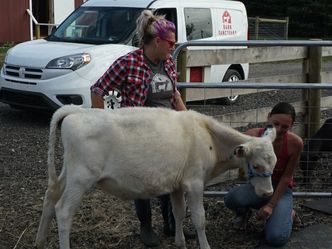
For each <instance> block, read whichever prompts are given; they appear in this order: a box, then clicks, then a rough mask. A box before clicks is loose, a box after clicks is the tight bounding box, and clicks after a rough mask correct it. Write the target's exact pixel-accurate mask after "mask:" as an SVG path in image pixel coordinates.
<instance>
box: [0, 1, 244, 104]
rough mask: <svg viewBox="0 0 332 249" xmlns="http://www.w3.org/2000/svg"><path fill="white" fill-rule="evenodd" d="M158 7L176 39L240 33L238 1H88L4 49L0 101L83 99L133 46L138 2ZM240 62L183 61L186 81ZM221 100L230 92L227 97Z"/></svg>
mask: <svg viewBox="0 0 332 249" xmlns="http://www.w3.org/2000/svg"><path fill="white" fill-rule="evenodd" d="M146 8H148V9H153V10H154V11H156V12H157V13H160V14H166V18H167V19H169V20H171V21H173V22H174V23H175V24H176V26H177V42H178V43H183V42H186V41H189V40H247V34H248V22H247V14H246V9H245V7H244V5H243V4H242V3H241V2H237V1H221V0H154V1H153V0H121V1H119V0H89V1H87V2H86V3H84V4H83V5H82V6H81V7H80V8H78V9H77V10H75V11H74V12H73V13H72V14H71V15H70V16H68V17H67V18H66V19H65V20H64V22H63V23H61V24H60V25H59V26H58V27H57V29H56V30H55V31H54V32H53V33H52V34H51V35H50V36H48V37H47V38H45V39H39V40H34V41H29V42H24V43H21V44H18V45H16V46H15V47H13V48H11V49H10V50H9V51H8V53H7V55H6V58H5V62H4V65H3V68H2V70H1V75H0V101H1V102H4V103H7V104H9V105H11V106H13V107H28V108H37V109H44V110H55V109H57V108H59V107H60V106H62V105H64V104H75V105H80V106H83V107H86V108H89V107H90V106H91V101H90V89H89V88H90V86H91V85H92V84H94V83H95V82H96V81H97V79H98V78H99V77H100V76H101V75H102V74H103V73H104V72H105V71H106V70H107V68H108V67H109V66H110V64H111V63H112V62H113V61H114V60H115V59H116V58H118V57H119V56H122V55H124V54H126V53H128V52H129V51H132V50H134V49H136V47H135V39H133V38H134V37H135V36H134V35H135V28H136V26H135V25H136V19H137V17H138V16H139V15H140V13H141V11H142V10H143V9H146ZM248 70H249V66H248V64H236V65H213V66H211V67H199V68H188V70H187V75H188V81H191V82H202V81H204V82H222V81H235V80H239V79H247V77H248ZM227 100H228V101H229V102H232V101H235V100H236V96H235V98H232V97H230V98H228V99H227Z"/></svg>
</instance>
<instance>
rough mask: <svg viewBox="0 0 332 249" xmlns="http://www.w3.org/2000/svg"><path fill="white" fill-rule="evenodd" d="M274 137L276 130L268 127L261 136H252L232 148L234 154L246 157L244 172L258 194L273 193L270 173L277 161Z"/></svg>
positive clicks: (268, 194)
mask: <svg viewBox="0 0 332 249" xmlns="http://www.w3.org/2000/svg"><path fill="white" fill-rule="evenodd" d="M275 137H276V130H275V129H274V128H270V129H268V130H267V131H266V132H265V134H264V136H263V137H260V138H253V139H251V140H250V141H248V142H246V143H244V144H242V145H240V146H238V147H236V148H235V150H234V154H235V155H236V156H238V157H244V158H245V159H246V161H247V165H246V167H245V172H246V173H247V176H248V178H249V181H250V183H251V184H252V185H253V186H254V188H255V192H256V194H257V195H258V196H270V195H272V194H273V186H272V181H271V175H272V173H273V169H274V166H275V164H276V162H277V157H276V155H275V153H274V150H273V145H272V142H273V141H274V139H275Z"/></svg>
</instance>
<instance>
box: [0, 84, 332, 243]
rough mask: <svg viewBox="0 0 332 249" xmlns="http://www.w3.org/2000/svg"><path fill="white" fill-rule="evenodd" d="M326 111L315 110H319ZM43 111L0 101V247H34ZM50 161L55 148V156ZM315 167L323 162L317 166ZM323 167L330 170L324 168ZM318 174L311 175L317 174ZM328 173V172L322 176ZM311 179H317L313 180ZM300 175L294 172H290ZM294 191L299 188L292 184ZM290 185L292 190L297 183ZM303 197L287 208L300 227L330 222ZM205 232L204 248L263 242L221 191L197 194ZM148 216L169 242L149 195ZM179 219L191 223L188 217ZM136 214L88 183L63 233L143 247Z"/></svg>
mask: <svg viewBox="0 0 332 249" xmlns="http://www.w3.org/2000/svg"><path fill="white" fill-rule="evenodd" d="M300 96H301V95H300V93H299V91H294V90H292V91H289V92H287V91H283V93H282V94H280V92H278V91H272V92H270V93H263V94H262V93H261V94H260V95H259V98H258V97H257V96H255V95H251V96H248V97H242V98H241V99H240V100H239V102H238V103H237V104H236V105H233V106H220V105H217V106H216V105H207V106H205V107H201V106H198V105H190V106H189V107H190V108H191V109H195V110H198V111H201V112H205V113H207V114H209V115H220V114H223V113H228V112H236V111H239V110H243V109H246V108H248V109H252V108H256V107H257V106H262V105H263V106H272V105H273V104H275V103H277V102H278V101H281V100H287V99H292V101H296V99H297V98H300ZM327 116H332V115H331V113H330V112H323V113H322V117H327ZM49 121H50V115H45V114H40V113H36V112H31V111H18V110H13V109H10V108H9V107H8V106H7V105H3V104H1V103H0V179H1V180H0V200H1V202H0V203H1V204H0V249H7V248H17V249H18V248H34V247H33V243H34V239H35V235H36V232H37V227H38V222H39V218H40V215H41V210H42V202H43V195H44V192H45V190H46V186H47V167H46V160H47V157H46V156H47V142H48V127H49ZM56 161H57V163H58V164H60V162H61V155H60V154H58V155H57V156H56ZM321 165H324V167H325V168H318V169H317V172H322V173H321V174H322V175H324V174H326V172H330V171H329V170H328V168H329V167H330V166H331V159H330V157H329V156H323V157H322V159H321ZM321 167H323V166H321ZM329 174H330V173H329ZM318 177H319V176H318ZM330 179H331V178H330ZM317 181H319V180H317ZM298 182H301V173H300V172H299V173H298ZM234 184H236V182H227V183H224V184H222V185H220V186H214V187H212V188H210V189H211V190H217V189H222V190H227V189H229V188H230V187H231V186H233V185H234ZM324 184H325V185H323V183H321V184H320V185H319V184H318V185H319V186H322V191H329V192H332V190H331V189H332V186H331V185H332V183H331V180H330V181H329V182H327V183H326V182H325V183H324ZM300 190H301V189H300ZM297 191H298V190H297ZM303 202H304V199H296V200H295V207H296V208H297V210H299V211H300V213H302V214H303V221H304V223H305V226H308V225H312V224H318V223H321V224H329V225H332V217H331V216H329V215H326V214H324V213H321V212H317V211H313V210H310V209H308V208H305V207H303V206H302V205H301V204H302V203H303ZM204 205H205V209H206V220H207V226H206V230H207V231H206V232H207V236H208V240H209V242H210V245H211V247H212V248H235V249H236V248H239V249H244V248H255V247H257V246H258V245H260V244H262V243H264V242H263V240H262V224H261V223H260V222H258V221H257V220H255V219H253V220H251V222H250V225H249V228H248V230H247V231H245V232H242V233H239V232H238V231H235V230H233V229H232V227H231V222H230V220H231V218H232V217H233V215H232V214H231V212H230V211H229V210H227V209H226V208H225V206H224V203H223V199H222V198H205V202H204ZM153 223H154V227H155V228H156V231H157V232H158V233H159V234H160V237H161V240H162V245H161V246H160V247H159V248H175V247H174V244H173V238H172V237H171V238H168V237H165V236H163V235H162V231H161V228H162V219H161V214H160V212H159V208H158V203H157V201H156V200H154V201H153ZM185 225H186V226H191V223H190V218H189V217H188V219H187V222H186V224H185ZM138 227H139V224H138V221H137V218H136V216H135V213H134V208H133V203H132V202H128V201H127V202H125V201H121V200H119V199H116V198H113V197H112V196H110V195H107V194H105V193H103V192H101V191H100V190H99V189H93V190H91V191H90V192H89V193H88V194H87V195H86V196H85V197H84V200H83V202H82V204H81V206H80V208H79V210H78V212H77V214H76V215H75V218H74V224H73V228H72V233H71V243H72V248H90V249H91V248H124V249H127V248H138V249H140V248H144V246H143V244H142V243H141V242H140V240H139V235H138ZM50 230H51V231H50V233H49V240H48V248H58V238H57V228H56V223H55V222H54V221H53V222H52V224H51V228H50ZM187 243H188V248H198V243H197V241H196V240H189V241H188V242H187Z"/></svg>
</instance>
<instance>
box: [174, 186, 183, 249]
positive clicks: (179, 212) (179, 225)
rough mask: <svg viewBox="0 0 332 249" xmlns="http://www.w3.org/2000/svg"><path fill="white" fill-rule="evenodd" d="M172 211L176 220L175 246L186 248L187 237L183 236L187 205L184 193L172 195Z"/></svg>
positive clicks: (177, 192) (178, 191)
mask: <svg viewBox="0 0 332 249" xmlns="http://www.w3.org/2000/svg"><path fill="white" fill-rule="evenodd" d="M171 200H172V210H173V215H174V219H175V245H176V246H177V247H181V248H186V242H185V237H184V234H183V220H184V218H185V215H186V203H185V199H184V193H183V191H181V190H177V191H175V192H173V193H172V194H171Z"/></svg>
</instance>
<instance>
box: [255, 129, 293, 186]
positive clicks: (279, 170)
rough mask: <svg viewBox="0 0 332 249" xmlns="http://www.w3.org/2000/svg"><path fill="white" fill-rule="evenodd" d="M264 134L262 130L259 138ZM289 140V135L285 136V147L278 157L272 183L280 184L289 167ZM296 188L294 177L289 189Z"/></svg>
mask: <svg viewBox="0 0 332 249" xmlns="http://www.w3.org/2000/svg"><path fill="white" fill-rule="evenodd" d="M263 133H264V129H263V128H262V129H260V130H259V132H258V136H259V137H261V136H262V135H263ZM287 138H288V133H286V134H285V135H284V138H283V139H284V141H283V146H282V148H281V150H280V151H279V153H278V154H276V156H277V163H276V166H275V167H274V170H273V174H272V183H273V184H274V185H275V184H278V183H279V181H280V179H281V177H282V175H283V174H284V172H285V169H286V167H287V163H288V160H289V154H288V146H287ZM293 186H294V178H293V177H292V180H291V182H290V183H289V185H288V187H290V188H293Z"/></svg>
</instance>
